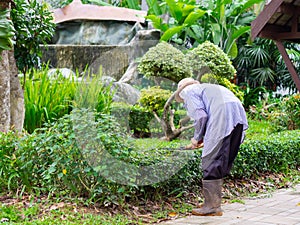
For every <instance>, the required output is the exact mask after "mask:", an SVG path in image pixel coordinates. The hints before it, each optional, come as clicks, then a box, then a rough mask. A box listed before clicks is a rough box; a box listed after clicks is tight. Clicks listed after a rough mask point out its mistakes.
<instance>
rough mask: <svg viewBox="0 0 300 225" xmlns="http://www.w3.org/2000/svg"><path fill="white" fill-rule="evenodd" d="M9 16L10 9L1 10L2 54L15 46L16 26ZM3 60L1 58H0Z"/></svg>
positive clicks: (0, 39)
mask: <svg viewBox="0 0 300 225" xmlns="http://www.w3.org/2000/svg"><path fill="white" fill-rule="evenodd" d="M8 18H9V11H7V10H1V11H0V54H1V52H2V51H3V50H10V49H11V48H12V47H13V40H12V39H13V36H14V34H15V33H14V32H15V30H14V27H13V23H12V21H11V20H9V19H8ZM0 60H1V58H0Z"/></svg>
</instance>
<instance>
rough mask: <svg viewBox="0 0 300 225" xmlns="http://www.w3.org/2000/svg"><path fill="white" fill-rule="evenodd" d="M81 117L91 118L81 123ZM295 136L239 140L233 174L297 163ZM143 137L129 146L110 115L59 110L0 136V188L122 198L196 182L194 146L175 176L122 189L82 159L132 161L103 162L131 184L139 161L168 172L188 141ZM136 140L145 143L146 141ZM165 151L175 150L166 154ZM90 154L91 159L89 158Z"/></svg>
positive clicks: (197, 153) (198, 153) (198, 173)
mask: <svg viewBox="0 0 300 225" xmlns="http://www.w3.org/2000/svg"><path fill="white" fill-rule="evenodd" d="M90 116H92V117H90ZM91 118H92V119H91ZM87 120H89V121H90V123H86V122H85V121H87ZM91 127H95V128H96V131H95V132H93V130H90V129H91ZM80 134H82V136H81V135H80ZM299 136H300V130H294V131H283V132H281V133H277V134H271V135H268V136H263V135H262V137H259V139H250V138H249V139H248V140H246V141H245V142H244V143H243V144H242V145H241V149H240V151H239V154H238V156H237V159H236V161H235V163H234V167H233V170H232V176H234V177H245V178H249V177H253V176H257V175H259V174H260V173H263V172H270V173H279V172H287V171H288V170H290V169H297V168H299V166H300V151H299V149H300V139H299ZM90 140H97V141H98V142H97V143H100V144H94V143H90ZM147 140H148V141H150V144H149V146H150V147H149V146H148V147H143V146H142V145H135V146H134V145H132V143H131V141H132V140H130V139H127V138H126V136H124V135H123V134H122V132H121V130H120V127H119V125H118V124H117V123H116V122H115V120H114V119H113V118H111V117H109V116H105V115H100V114H96V117H95V119H93V115H92V114H91V112H89V111H87V110H83V111H79V112H77V113H76V114H72V115H66V116H64V117H63V118H61V119H59V120H58V121H57V122H55V123H53V124H51V125H49V126H47V127H46V128H43V129H41V130H39V131H38V132H34V133H33V134H31V135H24V136H17V135H16V134H14V133H7V134H5V133H0V143H1V145H0V192H5V191H7V190H10V191H13V192H14V191H18V192H19V193H20V191H34V192H38V193H53V194H55V195H56V196H66V195H68V196H70V195H76V196H80V197H84V198H87V199H89V200H90V201H98V202H100V203H104V202H122V201H124V199H125V197H126V198H128V197H135V196H136V195H137V193H139V194H141V193H144V194H147V195H155V193H160V194H163V193H167V194H168V193H173V192H174V191H175V192H176V190H186V189H188V188H191V187H193V186H194V185H199V182H200V180H201V179H202V172H201V167H200V165H201V150H197V151H185V152H186V154H187V155H188V156H189V160H188V161H187V163H186V164H185V165H184V166H183V167H182V168H181V169H180V170H179V171H178V172H177V173H176V174H175V175H173V176H171V177H170V178H169V179H168V180H165V181H162V182H158V183H155V184H149V185H146V186H136V185H133V186H129V185H124V184H119V183H115V182H113V181H112V180H107V179H106V178H105V177H104V175H105V174H103V173H99V172H96V171H101V170H102V171H105V168H102V166H105V165H102V164H101V163H100V164H99V163H98V162H96V164H95V165H94V164H92V165H91V161H89V162H88V161H87V158H86V157H84V155H85V154H86V152H88V153H89V154H90V156H93V154H95V156H97V157H95V159H97V160H101V157H100V158H99V154H100V155H101V156H105V157H107V155H105V154H107V153H105V151H104V152H103V149H105V150H107V151H106V152H108V153H109V154H110V155H112V156H113V157H114V158H116V159H118V160H122V161H123V162H127V163H130V164H131V165H132V167H128V168H126V170H125V171H124V168H119V167H118V166H119V165H118V163H117V164H114V162H113V161H112V162H111V164H109V167H110V168H113V171H114V172H115V175H114V177H116V178H118V177H119V178H120V177H121V178H130V179H132V178H134V179H133V180H130V182H132V184H135V183H136V182H137V180H138V179H139V178H140V177H141V176H144V174H139V172H138V171H140V170H136V168H139V167H140V166H149V165H153V164H156V163H158V162H165V163H164V164H163V165H162V166H163V167H162V168H166V169H168V170H169V169H170V168H171V169H172V168H173V167H172V166H174V168H175V167H176V164H177V163H181V161H180V159H184V157H177V156H176V152H172V149H174V148H177V147H179V146H182V145H185V144H186V143H187V142H188V141H187V140H185V141H183V140H177V141H174V142H171V143H169V142H163V143H164V144H163V145H164V146H161V145H157V146H156V147H155V146H153V145H154V143H155V142H158V141H156V140H154V142H151V141H153V140H151V139H147ZM140 141H141V143H145V142H146V140H145V139H144V140H140ZM133 143H136V142H134V141H133ZM163 147H166V148H170V150H168V149H164V148H163ZM149 148H150V149H149ZM82 149H84V150H82ZM171 154H175V155H173V156H172V157H171V158H170V157H169V156H170V155H171ZM93 159H94V157H90V158H89V160H93ZM184 160H185V159H184ZM174 162H175V163H174ZM107 163H109V162H108V161H107V162H106V164H107ZM106 166H107V165H106ZM99 167H100V168H99ZM142 172H143V171H142ZM144 172H145V171H144ZM146 172H147V171H146ZM162 172H164V171H161V170H160V171H159V170H158V171H155V170H154V171H153V173H151V174H148V175H147V176H148V177H146V178H147V179H155V178H157V177H158V176H161V175H163V174H162ZM145 190H148V192H145ZM143 191H144V192H143ZM149 191H150V192H149ZM151 191H153V192H151Z"/></svg>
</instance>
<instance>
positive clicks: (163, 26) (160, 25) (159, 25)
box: [145, 15, 168, 32]
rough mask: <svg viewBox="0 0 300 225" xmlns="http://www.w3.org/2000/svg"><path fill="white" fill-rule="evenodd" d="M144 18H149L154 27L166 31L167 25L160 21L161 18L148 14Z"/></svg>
mask: <svg viewBox="0 0 300 225" xmlns="http://www.w3.org/2000/svg"><path fill="white" fill-rule="evenodd" d="M145 18H146V19H149V20H151V21H152V23H153V27H154V28H156V29H159V30H161V31H163V32H164V31H166V30H167V29H168V25H167V24H165V23H162V18H160V17H159V16H156V15H149V16H146V17H145Z"/></svg>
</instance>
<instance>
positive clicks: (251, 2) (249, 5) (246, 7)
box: [240, 0, 264, 12]
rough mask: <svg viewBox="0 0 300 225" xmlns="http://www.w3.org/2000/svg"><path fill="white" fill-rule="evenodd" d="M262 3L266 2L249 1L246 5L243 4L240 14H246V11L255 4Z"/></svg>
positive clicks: (258, 0)
mask: <svg viewBox="0 0 300 225" xmlns="http://www.w3.org/2000/svg"><path fill="white" fill-rule="evenodd" d="M261 2H264V0H249V1H247V2H246V3H245V4H243V7H242V8H241V9H240V12H244V11H245V10H246V9H249V8H250V7H252V6H253V5H255V4H259V3H261Z"/></svg>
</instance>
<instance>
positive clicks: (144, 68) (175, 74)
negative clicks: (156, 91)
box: [138, 42, 192, 82]
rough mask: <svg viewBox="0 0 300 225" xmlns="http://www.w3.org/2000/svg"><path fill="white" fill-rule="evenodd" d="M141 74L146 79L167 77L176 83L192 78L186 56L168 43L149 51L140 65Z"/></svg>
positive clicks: (158, 45)
mask: <svg viewBox="0 0 300 225" xmlns="http://www.w3.org/2000/svg"><path fill="white" fill-rule="evenodd" d="M138 70H139V72H140V73H142V74H144V75H145V76H146V77H165V78H167V79H170V80H172V81H174V82H179V81H180V80H181V79H183V78H185V77H188V76H191V72H192V71H191V70H190V68H189V67H188V66H187V62H186V58H185V56H184V54H183V53H182V52H181V51H180V50H178V49H176V48H175V47H173V46H172V45H171V44H168V43H166V42H161V43H158V44H157V45H156V46H154V47H152V48H150V49H149V51H148V52H146V54H145V55H144V56H143V57H142V58H141V61H140V63H139V65H138Z"/></svg>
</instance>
